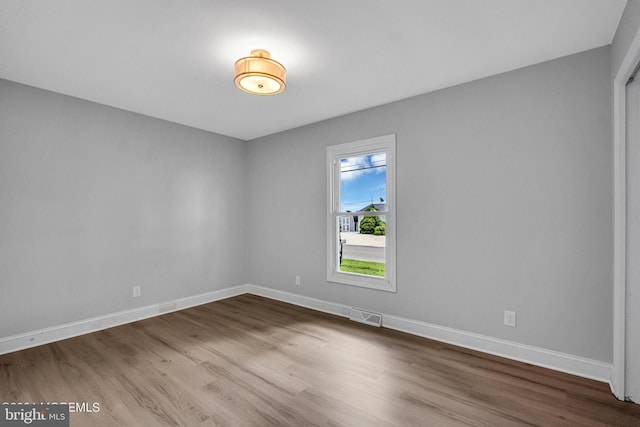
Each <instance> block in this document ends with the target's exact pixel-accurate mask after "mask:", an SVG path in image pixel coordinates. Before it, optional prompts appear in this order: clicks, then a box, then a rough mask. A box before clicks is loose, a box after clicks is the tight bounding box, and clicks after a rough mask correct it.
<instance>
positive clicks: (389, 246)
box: [327, 134, 396, 292]
mask: <svg viewBox="0 0 640 427" xmlns="http://www.w3.org/2000/svg"><path fill="white" fill-rule="evenodd" d="M375 153H386V156H387V166H386V179H387V182H386V186H387V198H386V200H385V201H386V206H387V210H386V211H384V212H381V211H372V212H370V213H367V212H358V213H357V215H358V216H375V215H379V216H382V215H384V216H385V217H386V218H385V219H386V247H385V277H376V276H369V275H364V274H357V273H347V272H341V271H338V267H339V263H340V260H339V258H340V241H339V239H340V237H339V236H340V233H339V230H338V228H337V223H338V217H339V216H341V215H354V214H355V212H346V211H345V212H341V211H340V159H341V158H344V157H356V156H363V155H367V154H375ZM327 203H328V209H327V210H328V215H327V281H328V282H333V283H342V284H345V285H353V286H360V287H365V288H370V289H377V290H381V291H388V292H396V135H395V134H391V135H384V136H379V137H376V138H369V139H363V140H359V141H353V142H347V143H344V144H338V145H331V146H329V147H327Z"/></svg>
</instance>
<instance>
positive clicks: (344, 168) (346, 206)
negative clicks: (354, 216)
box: [340, 153, 387, 212]
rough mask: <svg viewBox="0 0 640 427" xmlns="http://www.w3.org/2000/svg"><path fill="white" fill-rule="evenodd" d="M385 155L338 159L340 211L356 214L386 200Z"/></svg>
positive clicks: (377, 154) (375, 154)
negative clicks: (372, 204)
mask: <svg viewBox="0 0 640 427" xmlns="http://www.w3.org/2000/svg"><path fill="white" fill-rule="evenodd" d="M386 165H387V155H386V153H374V154H368V155H365V156H359V157H344V158H342V159H340V196H341V197H340V210H341V211H343V212H344V211H352V212H356V211H359V210H360V209H362V208H364V207H366V206H368V205H369V204H370V203H381V201H380V199H383V200H385V201H386V200H387V167H386Z"/></svg>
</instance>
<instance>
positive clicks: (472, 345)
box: [247, 285, 613, 384]
mask: <svg viewBox="0 0 640 427" xmlns="http://www.w3.org/2000/svg"><path fill="white" fill-rule="evenodd" d="M247 292H248V293H250V294H255V295H260V296H264V297H267V298H272V299H276V300H279V301H284V302H288V303H291V304H295V305H299V306H302V307H307V308H311V309H314V310H319V311H323V312H325V313H331V314H336V315H338V316H343V317H348V316H349V310H350V309H351V307H350V306H346V305H344V304H337V303H332V302H328V301H323V300H319V299H315V298H309V297H305V296H302V295H297V294H292V293H289V292H283V291H279V290H276V289H271V288H264V287H261V286H256V285H247ZM361 308H364V309H367V307H361ZM382 327H384V328H389V329H395V330H398V331H402V332H407V333H409V334H412V335H417V336H421V337H425V338H430V339H433V340H436V341H441V342H445V343H448V344H453V345H457V346H460V347H464V348H469V349H472V350H478V351H481V352H483V353H489V354H493V355H496V356H500V357H505V358H507V359H512V360H517V361H520V362H525V363H529V364H531V365H536V366H541V367H544V368H549V369H553V370H555V371H560V372H566V373H569V374H573V375H578V376H581V377H585V378H590V379H593V380H597V381H602V382H605V383H609V384H610V379H611V372H612V369H613V365H612V364H611V363H606V362H600V361H597V360H592V359H587V358H584V357H580V356H574V355H572V354H566V353H561V352H558V351H553V350H547V349H544V348H540V347H534V346H530V345H526V344H519V343H516V342H512V341H507V340H502V339H499V338H493V337H489V336H485V335H480V334H475V333H472V332H466V331H461V330H458V329H453V328H447V327H444V326H439V325H434V324H430V323H426V322H421V321H418V320H411V319H406V318H403V317H398V316H392V315H389V314H384V313H383V314H382Z"/></svg>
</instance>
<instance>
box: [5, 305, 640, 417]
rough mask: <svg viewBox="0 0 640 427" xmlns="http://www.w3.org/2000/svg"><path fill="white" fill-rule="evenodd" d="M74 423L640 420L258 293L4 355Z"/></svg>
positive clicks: (470, 357)
mask: <svg viewBox="0 0 640 427" xmlns="http://www.w3.org/2000/svg"><path fill="white" fill-rule="evenodd" d="M0 401H2V402H38V403H39V402H78V403H80V404H82V403H88V404H89V406H91V405H92V404H93V402H97V403H99V404H100V411H99V412H75V413H72V414H71V426H89V425H91V426H199V425H203V426H213V425H216V426H306V425H309V426H313V425H318V426H460V425H471V426H517V425H526V426H532V425H536V426H574V425H576V426H577V425H580V426H640V405H634V404H631V403H624V402H619V401H617V400H616V399H615V398H614V397H613V396H612V395H611V392H610V391H609V386H608V385H606V384H604V383H599V382H596V381H591V380H587V379H584V378H579V377H575V376H572V375H567V374H562V373H558V372H555V371H551V370H548V369H543V368H538V367H535V366H530V365H527V364H524V363H519V362H514V361H511V360H507V359H502V358H499V357H495V356H490V355H487V354H483V353H479V352H476V351H471V350H466V349H463V348H459V347H455V346H452V345H447V344H442V343H438V342H435V341H431V340H427V339H424V338H419V337H415V336H412V335H408V334H403V333H400V332H396V331H391V330H388V329H378V328H372V327H369V326H364V325H360V324H357V323H354V322H350V321H348V320H346V319H342V318H339V317H336V316H332V315H328V314H324V313H319V312H316V311H312V310H308V309H305V308H300V307H296V306H293V305H290V304H286V303H282V302H278V301H273V300H269V299H265V298H261V297H257V296H253V295H243V296H239V297H235V298H230V299H227V300H223V301H218V302H215V303H211V304H207V305H203V306H199V307H195V308H191V309H188V310H184V311H180V312H175V313H170V314H166V315H163V316H160V317H156V318H152V319H147V320H143V321H140V322H135V323H131V324H128V325H124V326H120V327H117V328H111V329H107V330H104V331H100V332H96V333H93V334H89V335H84V336H81V337H77V338H72V339H68V340H64V341H61V342H57V343H53V344H48V345H43V346H40V347H36V348H32V349H28V350H23V351H19V352H15V353H11V354H7V355H4V356H0Z"/></svg>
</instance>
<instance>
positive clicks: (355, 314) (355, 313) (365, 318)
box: [349, 308, 382, 327]
mask: <svg viewBox="0 0 640 427" xmlns="http://www.w3.org/2000/svg"><path fill="white" fill-rule="evenodd" d="M349 319H351V320H354V321H356V322H360V323H366V324H367V325H371V326H377V327H380V326H382V314H379V313H372V312H370V311H364V310H360V309H359V308H351V313H350V314H349Z"/></svg>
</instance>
